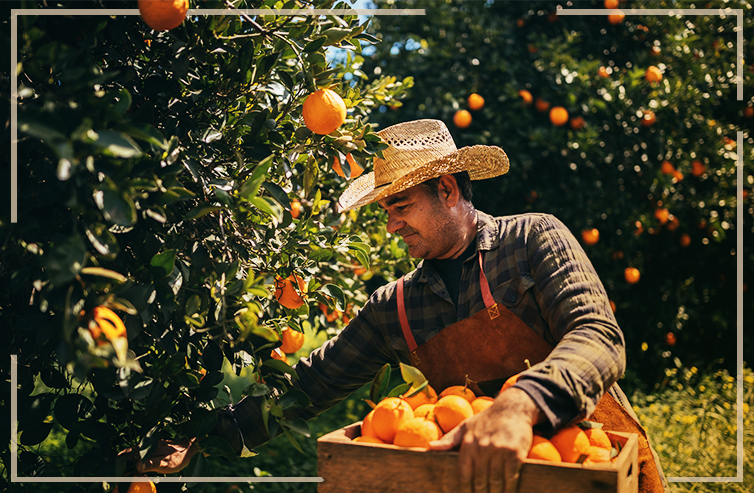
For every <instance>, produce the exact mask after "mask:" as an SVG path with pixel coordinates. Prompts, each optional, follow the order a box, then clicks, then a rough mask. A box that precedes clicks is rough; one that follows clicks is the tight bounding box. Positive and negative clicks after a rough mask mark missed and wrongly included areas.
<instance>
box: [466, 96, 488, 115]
mask: <svg viewBox="0 0 754 493" xmlns="http://www.w3.org/2000/svg"><path fill="white" fill-rule="evenodd" d="M466 104H468V105H469V109H470V110H474V111H476V110H481V109H482V108H484V98H483V97H482V96H480V95H479V94H477V93H474V94H472V95H470V96H469V97H468V99H467V100H466Z"/></svg>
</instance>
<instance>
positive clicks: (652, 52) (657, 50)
mask: <svg viewBox="0 0 754 493" xmlns="http://www.w3.org/2000/svg"><path fill="white" fill-rule="evenodd" d="M661 51H662V50H661V49H660V47H659V46H653V47H651V48H650V49H649V55H650V56H658V55H659V54H660V52H661Z"/></svg>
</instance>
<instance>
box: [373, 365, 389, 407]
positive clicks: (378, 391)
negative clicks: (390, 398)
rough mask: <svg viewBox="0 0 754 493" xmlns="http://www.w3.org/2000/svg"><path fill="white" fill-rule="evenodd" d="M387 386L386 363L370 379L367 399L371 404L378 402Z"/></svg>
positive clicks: (387, 369)
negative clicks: (370, 383)
mask: <svg viewBox="0 0 754 493" xmlns="http://www.w3.org/2000/svg"><path fill="white" fill-rule="evenodd" d="M389 384H390V364H389V363H386V364H385V365H384V366H383V367H382V368H380V369H379V371H378V372H377V374H376V375H375V376H374V378H373V379H372V385H371V386H370V387H369V399H370V400H371V401H372V402H380V400H382V396H383V395H384V393H385V391H386V390H387V386H388V385H389Z"/></svg>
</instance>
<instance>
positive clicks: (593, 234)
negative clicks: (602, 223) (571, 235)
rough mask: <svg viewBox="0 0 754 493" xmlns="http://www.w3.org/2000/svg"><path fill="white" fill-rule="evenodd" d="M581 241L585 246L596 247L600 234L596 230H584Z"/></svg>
mask: <svg viewBox="0 0 754 493" xmlns="http://www.w3.org/2000/svg"><path fill="white" fill-rule="evenodd" d="M581 239H582V240H584V243H586V244H587V245H596V244H597V242H598V241H600V232H599V230H598V229H597V228H592V229H585V230H584V231H582V232H581Z"/></svg>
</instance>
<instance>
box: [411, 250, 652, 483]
mask: <svg viewBox="0 0 754 493" xmlns="http://www.w3.org/2000/svg"><path fill="white" fill-rule="evenodd" d="M482 266H483V263H482V252H481V251H480V252H479V267H480V274H479V282H480V285H481V291H482V297H483V299H484V304H485V306H486V308H485V309H484V310H482V311H480V312H478V313H477V314H475V315H473V316H471V317H469V318H466V319H464V320H461V321H459V322H456V323H454V324H452V325H450V326H448V327H446V328H444V329H443V330H441V331H440V332H439V333H438V334H436V335H435V336H433V337H432V338H431V339H429V340H428V341H427V342H425V343H423V344H422V345H421V346H418V345H417V344H416V340H415V339H414V336H413V334H412V333H411V329H410V327H409V325H408V317H407V316H406V306H405V300H404V294H403V278H400V279H399V280H398V285H397V299H398V316H399V319H400V323H401V329H402V330H403V335H404V336H405V338H406V342H407V343H408V347H409V351H410V359H411V362H412V364H413V365H414V366H415V367H417V368H418V369H419V370H421V372H422V373H423V374H424V376H425V377H426V378H427V380H428V381H429V382H430V383H431V384H432V387H433V388H434V389H435V391H437V393H438V394H439V393H440V392H441V391H442V390H444V389H446V388H448V387H450V386H453V385H464V384H465V383H466V382H467V377H468V379H469V380H471V382H469V384H468V388H470V389H471V390H473V391H474V393H475V394H476V395H477V396H479V395H489V396H491V397H494V396H495V395H496V394H497V393H498V392H499V391H500V388H501V387H502V384H503V383H504V382H505V380H507V379H508V378H509V377H511V376H513V375H515V374H516V373H519V372H521V371H524V370H526V369H527V365H526V363H525V362H524V359H528V360H529V362H530V363H531V364H532V365H535V364H536V363H539V362H541V361H544V359H545V358H546V357H547V356H548V355H549V354H550V351H552V349H553V347H552V346H551V345H550V344H549V343H548V342H547V341H545V340H544V339H543V338H542V337H541V336H540V335H539V334H537V333H536V332H535V331H533V330H532V329H531V328H530V327H529V326H528V325H526V323H524V321H523V320H521V319H520V318H519V317H518V316H517V315H516V314H514V313H513V312H512V311H510V310H509V309H508V308H507V307H505V306H503V305H500V304H497V303H495V300H494V299H493V297H492V292H491V290H490V287H489V283H488V282H487V277H486V276H485V275H484V269H483V268H482ZM587 419H590V420H593V421H596V422H598V423H603V425H604V429H605V430H611V431H619V432H625V433H636V434H637V435H638V436H639V467H640V474H639V492H640V493H662V492H664V491H665V488H664V485H663V483H665V481H664V477H663V476H662V475H661V474H660V472H659V468H658V465H657V463H656V462H655V457H654V455H653V451H652V449H651V448H650V446H649V442H648V441H647V435H646V432H645V431H644V429H643V428H642V426H641V425H640V424H639V423H638V422H637V421H636V419H634V417H632V416H631V414H630V413H629V412H628V411H626V409H624V408H623V406H621V404H619V403H618V401H617V400H616V399H615V398H613V396H611V395H610V394H608V393H605V394H604V395H603V396H602V398H601V399H600V400H599V401H598V402H597V406H596V408H595V409H594V412H593V413H592V415H591V416H590V417H589V418H587Z"/></svg>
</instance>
